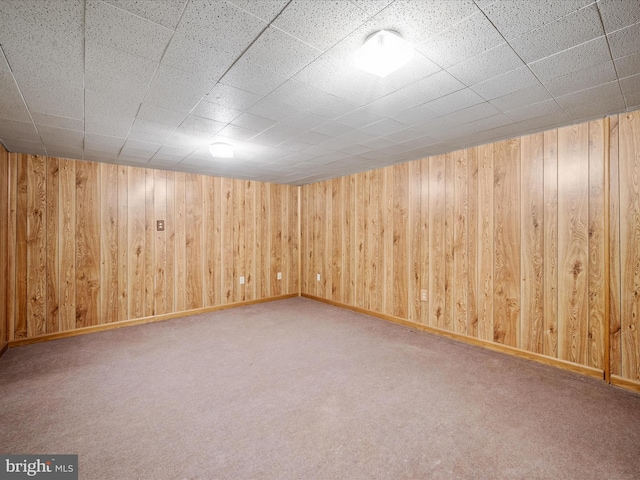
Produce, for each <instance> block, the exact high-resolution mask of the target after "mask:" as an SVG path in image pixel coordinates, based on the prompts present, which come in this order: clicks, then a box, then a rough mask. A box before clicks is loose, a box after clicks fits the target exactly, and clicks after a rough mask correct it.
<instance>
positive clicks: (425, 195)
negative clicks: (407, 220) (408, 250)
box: [420, 158, 431, 325]
mask: <svg viewBox="0 0 640 480" xmlns="http://www.w3.org/2000/svg"><path fill="white" fill-rule="evenodd" d="M429 162H430V158H425V159H423V160H421V161H420V183H421V186H420V259H421V261H420V266H421V268H420V289H421V292H420V295H421V307H420V323H422V324H424V325H428V324H429V323H430V322H429V268H430V265H431V258H430V256H429V233H430V225H429V212H430V205H429ZM422 290H425V292H426V299H427V300H426V301H422Z"/></svg>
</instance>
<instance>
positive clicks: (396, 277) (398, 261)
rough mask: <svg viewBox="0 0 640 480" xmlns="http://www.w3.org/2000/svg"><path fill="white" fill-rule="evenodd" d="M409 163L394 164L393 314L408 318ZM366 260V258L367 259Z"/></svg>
mask: <svg viewBox="0 0 640 480" xmlns="http://www.w3.org/2000/svg"><path fill="white" fill-rule="evenodd" d="M408 184H409V169H408V165H407V163H400V164H398V165H394V166H393V221H392V225H393V314H394V315H395V316H397V317H400V318H408V311H407V299H408V298H407V297H408V295H407V290H408V285H407V277H408V273H407V270H408V266H409V254H408V253H409V252H408V251H407V250H408V249H407V240H408V238H407V236H408V235H407V225H408V205H409V198H408V188H407V186H408ZM365 261H366V260H365Z"/></svg>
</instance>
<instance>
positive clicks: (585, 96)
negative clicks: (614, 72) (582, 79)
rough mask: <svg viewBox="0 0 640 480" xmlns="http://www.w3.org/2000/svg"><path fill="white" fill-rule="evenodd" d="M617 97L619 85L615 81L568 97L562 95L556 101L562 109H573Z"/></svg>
mask: <svg viewBox="0 0 640 480" xmlns="http://www.w3.org/2000/svg"><path fill="white" fill-rule="evenodd" d="M619 95H621V91H620V85H619V84H618V82H617V81H615V82H609V83H606V84H604V85H599V86H597V87H594V88H589V89H586V90H581V91H579V92H575V93H571V94H569V95H563V96H562V97H557V98H556V101H557V102H558V103H559V104H560V106H561V107H563V108H574V107H579V106H580V105H581V104H582V103H593V102H596V101H602V100H604V99H610V98H614V97H616V96H619Z"/></svg>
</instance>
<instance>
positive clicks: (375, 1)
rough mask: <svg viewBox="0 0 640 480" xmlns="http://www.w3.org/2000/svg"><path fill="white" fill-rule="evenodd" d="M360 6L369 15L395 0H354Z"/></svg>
mask: <svg viewBox="0 0 640 480" xmlns="http://www.w3.org/2000/svg"><path fill="white" fill-rule="evenodd" d="M352 1H353V3H355V4H356V5H357V6H358V7H360V8H361V9H362V10H364V11H365V12H367V13H368V14H369V15H375V14H377V13H379V12H380V11H381V10H382V9H384V8H385V7H387V6H388V5H390V4H391V3H393V1H394V0H352Z"/></svg>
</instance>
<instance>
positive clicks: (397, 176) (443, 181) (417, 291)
mask: <svg viewBox="0 0 640 480" xmlns="http://www.w3.org/2000/svg"><path fill="white" fill-rule="evenodd" d="M608 125H609V123H608V121H605V120H599V121H593V122H589V123H583V124H580V125H574V126H570V127H566V128H561V129H556V130H551V131H547V132H543V133H538V134H534V135H529V136H526V137H521V138H517V139H510V140H505V141H501V142H497V143H493V144H489V145H482V146H478V147H473V148H468V149H466V150H461V151H457V152H453V153H449V154H445V155H438V156H434V157H430V158H426V159H423V160H419V161H414V162H409V163H403V164H398V165H394V166H389V167H386V168H383V169H379V170H372V171H369V172H364V173H358V174H355V175H351V176H348V177H343V178H338V179H333V180H329V181H325V182H319V183H314V184H310V185H305V186H304V187H302V190H301V209H302V212H301V218H302V226H301V232H302V233H301V244H302V252H303V256H302V258H303V260H302V267H301V270H302V278H301V287H302V293H303V294H308V295H311V296H315V297H319V298H322V299H326V300H330V301H333V302H338V303H341V304H345V305H348V306H352V307H356V308H360V309H364V310H368V311H371V312H376V313H380V314H383V315H389V316H393V317H398V318H400V319H405V320H409V321H412V322H416V323H420V324H424V325H428V326H431V327H436V328H439V329H443V330H446V331H450V332H455V333H458V334H461V335H465V336H468V337H472V338H477V339H481V340H485V341H489V342H493V343H496V344H502V345H506V346H510V347H515V348H517V349H520V350H523V351H526V352H532V353H535V354H540V355H544V356H547V357H552V358H556V359H560V360H565V361H568V362H571V363H574V364H578V365H583V366H587V367H593V368H596V369H601V370H603V371H604V369H605V357H606V356H605V345H606V342H605V295H606V294H607V292H606V291H605V282H604V272H605V260H606V258H605V255H606V254H605V247H604V245H605V235H607V234H609V235H610V237H609V238H610V242H611V259H610V261H611V278H610V283H611V292H610V299H611V307H610V312H611V362H612V363H611V373H612V374H614V375H620V376H621V377H623V378H626V379H629V380H633V381H640V333H639V331H640V325H638V315H640V113H639V112H635V113H630V114H625V115H620V117H619V122H618V118H617V117H614V118H613V119H611V127H610V131H609V129H608V128H607V126H608ZM606 138H608V139H610V143H611V147H610V152H611V163H610V167H611V172H612V173H611V178H612V180H611V210H610V213H611V221H610V225H611V227H610V232H605V196H604V195H605V193H604V192H605V189H604V178H605V176H604V167H605V159H606V158H607V155H605V153H606V152H605V148H606V145H607V143H606V142H605V139H606ZM618 145H619V147H618ZM317 274H320V281H318V280H317V279H316V275H317Z"/></svg>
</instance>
